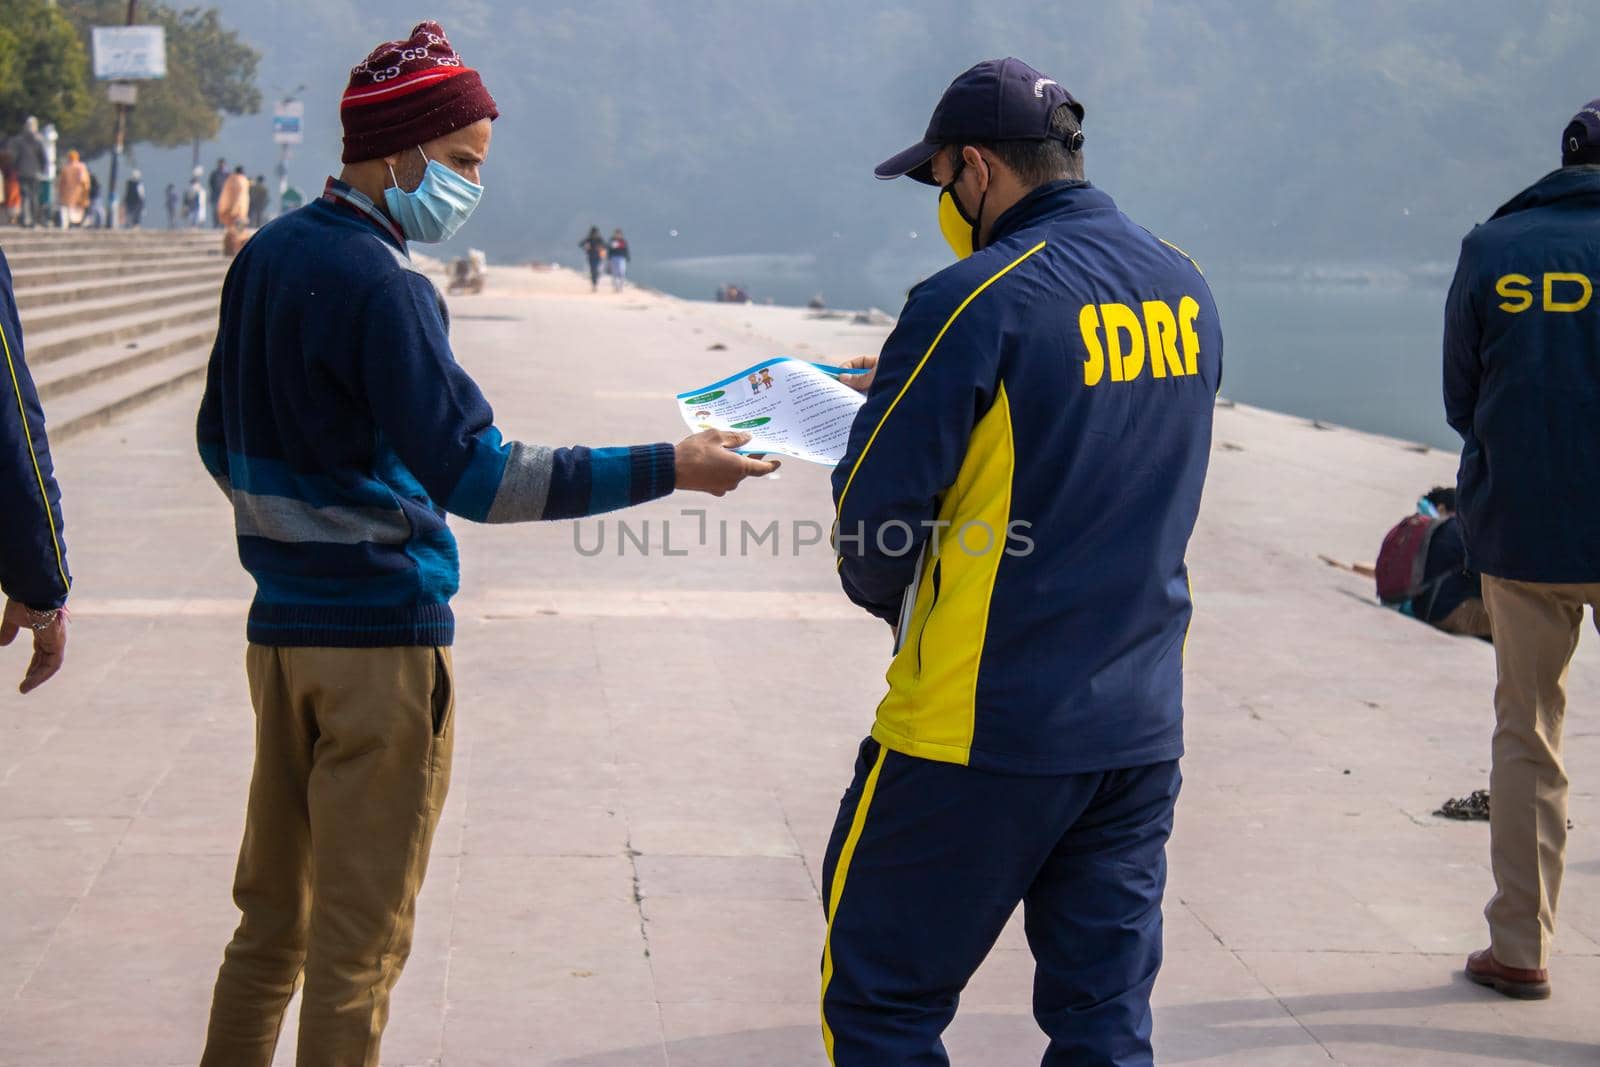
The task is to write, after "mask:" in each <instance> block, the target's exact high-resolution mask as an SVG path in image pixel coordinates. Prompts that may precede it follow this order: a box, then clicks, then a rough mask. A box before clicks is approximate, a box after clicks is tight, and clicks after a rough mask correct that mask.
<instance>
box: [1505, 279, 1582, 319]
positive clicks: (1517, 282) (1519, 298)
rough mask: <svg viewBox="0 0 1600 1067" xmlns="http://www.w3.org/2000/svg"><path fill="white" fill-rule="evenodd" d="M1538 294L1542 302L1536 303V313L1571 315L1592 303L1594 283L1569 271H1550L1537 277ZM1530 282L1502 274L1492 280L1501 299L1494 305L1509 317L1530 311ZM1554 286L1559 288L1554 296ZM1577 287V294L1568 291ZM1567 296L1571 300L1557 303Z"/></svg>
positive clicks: (1531, 281)
mask: <svg viewBox="0 0 1600 1067" xmlns="http://www.w3.org/2000/svg"><path fill="white" fill-rule="evenodd" d="M1539 277H1540V282H1541V288H1542V289H1543V292H1542V293H1541V294H1540V295H1541V296H1542V297H1543V299H1542V300H1541V301H1540V302H1539V309H1540V310H1541V311H1544V312H1547V313H1550V314H1558V315H1559V314H1571V313H1572V312H1575V311H1582V310H1584V309H1585V308H1587V307H1588V306H1589V304H1590V303H1591V302H1592V301H1593V300H1594V282H1592V281H1590V280H1589V276H1588V275H1586V274H1574V273H1571V272H1568V271H1559V270H1552V271H1546V272H1545V273H1544V274H1542V275H1540V276H1539ZM1533 285H1534V282H1533V279H1532V278H1530V277H1528V276H1527V275H1526V274H1502V275H1501V276H1500V277H1498V278H1496V279H1495V283H1494V291H1495V294H1496V295H1497V296H1499V297H1500V298H1501V301H1500V303H1499V304H1498V305H1497V306H1498V307H1499V308H1500V310H1501V311H1504V312H1506V313H1507V314H1510V315H1520V314H1522V313H1523V312H1524V311H1527V310H1528V309H1529V308H1531V307H1533V304H1534V295H1533ZM1557 286H1562V287H1563V288H1562V290H1561V292H1560V293H1559V294H1558V293H1557V289H1556V287H1557ZM1572 286H1577V289H1576V290H1573V289H1572V288H1571V287H1572ZM1558 295H1560V296H1567V297H1571V298H1572V299H1569V300H1560V299H1557V296H1558Z"/></svg>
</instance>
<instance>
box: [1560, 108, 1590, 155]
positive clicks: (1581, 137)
mask: <svg viewBox="0 0 1600 1067" xmlns="http://www.w3.org/2000/svg"><path fill="white" fill-rule="evenodd" d="M1579 163H1600V100H1591V101H1589V102H1588V103H1587V104H1585V105H1583V110H1582V111H1580V112H1578V113H1577V114H1576V115H1574V116H1572V121H1571V122H1569V123H1568V124H1567V128H1566V129H1565V130H1563V131H1562V132H1561V165H1562V166H1564V167H1570V166H1573V165H1574V164H1579Z"/></svg>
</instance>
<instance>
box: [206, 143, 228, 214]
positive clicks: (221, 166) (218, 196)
mask: <svg viewBox="0 0 1600 1067" xmlns="http://www.w3.org/2000/svg"><path fill="white" fill-rule="evenodd" d="M227 183H228V161H227V160H225V159H218V160H217V165H216V168H215V169H214V170H212V172H211V176H210V178H208V179H207V181H206V188H207V191H208V192H210V193H211V201H210V204H211V208H212V210H213V211H215V210H216V209H218V208H220V207H221V206H222V187H223V186H224V185H226V184H227ZM212 223H213V224H214V225H215V226H216V227H217V228H218V229H221V228H222V219H221V217H214V218H213V219H212Z"/></svg>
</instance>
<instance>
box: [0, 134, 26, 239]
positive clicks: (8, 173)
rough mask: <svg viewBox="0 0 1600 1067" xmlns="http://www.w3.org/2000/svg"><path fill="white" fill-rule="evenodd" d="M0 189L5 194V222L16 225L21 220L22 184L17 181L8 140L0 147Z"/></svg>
mask: <svg viewBox="0 0 1600 1067" xmlns="http://www.w3.org/2000/svg"><path fill="white" fill-rule="evenodd" d="M0 190H3V192H4V194H5V213H6V223H7V225H10V226H16V225H18V224H19V223H20V222H21V221H22V186H21V185H20V184H19V183H18V181H17V168H16V166H15V164H14V163H13V161H12V158H11V149H10V147H9V142H8V143H7V147H3V148H0Z"/></svg>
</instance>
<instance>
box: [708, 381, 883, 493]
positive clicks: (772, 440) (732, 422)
mask: <svg viewBox="0 0 1600 1067" xmlns="http://www.w3.org/2000/svg"><path fill="white" fill-rule="evenodd" d="M840 373H841V371H840V369H839V368H838V367H829V366H825V365H823V364H820V363H807V362H806V361H805V360H800V359H790V358H789V357H787V356H783V357H780V358H778V359H769V360H767V361H766V362H765V363H757V364H756V365H755V366H753V367H748V368H746V369H744V370H742V371H740V372H739V373H738V374H732V375H729V376H728V377H726V378H724V379H722V380H721V381H720V382H714V383H712V384H711V385H708V386H706V387H704V388H703V389H692V390H690V391H689V392H687V393H679V394H678V398H677V399H678V410H679V412H680V413H682V415H683V421H684V422H686V423H688V424H689V428H690V429H692V430H713V429H714V430H740V431H743V432H745V433H748V434H749V435H750V443H749V444H747V445H745V446H744V447H743V448H741V449H739V451H740V452H747V453H767V452H770V453H774V454H776V455H780V456H793V457H794V458H795V459H804V460H809V461H811V462H812V463H821V464H823V465H824V466H828V467H833V466H837V465H838V463H839V460H840V459H842V458H844V451H845V446H846V445H847V444H848V443H849V441H850V424H851V423H853V422H854V421H855V417H856V412H857V411H858V410H860V408H861V405H862V403H863V402H864V401H865V400H866V394H864V393H861V392H858V391H857V390H855V389H852V388H850V387H849V386H848V385H845V384H844V383H843V382H841V381H840V380H839V375H840ZM842 373H847V374H848V373H853V372H851V371H844V372H842Z"/></svg>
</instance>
